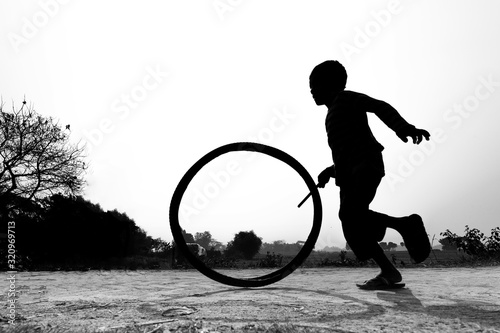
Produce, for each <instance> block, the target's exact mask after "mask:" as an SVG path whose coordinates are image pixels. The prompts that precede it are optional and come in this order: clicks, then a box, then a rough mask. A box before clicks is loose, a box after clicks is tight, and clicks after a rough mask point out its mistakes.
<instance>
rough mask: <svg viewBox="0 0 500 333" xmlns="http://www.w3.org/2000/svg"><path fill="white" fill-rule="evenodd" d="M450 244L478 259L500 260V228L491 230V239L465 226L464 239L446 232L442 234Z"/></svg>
mask: <svg viewBox="0 0 500 333" xmlns="http://www.w3.org/2000/svg"><path fill="white" fill-rule="evenodd" d="M441 236H444V237H445V239H447V241H448V242H450V243H452V244H453V245H454V246H456V248H457V250H459V251H463V252H464V253H466V254H468V255H470V256H472V257H475V258H478V259H495V258H496V259H500V227H496V228H494V229H492V230H491V235H490V237H486V236H485V235H484V234H483V233H482V232H481V231H479V230H478V229H476V228H472V229H470V228H469V226H468V225H466V226H465V235H464V236H463V237H460V236H458V235H457V234H455V233H452V232H451V231H450V230H448V229H447V230H446V231H445V232H442V233H441Z"/></svg>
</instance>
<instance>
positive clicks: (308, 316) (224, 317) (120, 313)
mask: <svg viewBox="0 0 500 333" xmlns="http://www.w3.org/2000/svg"><path fill="white" fill-rule="evenodd" d="M249 272H250V273H251V274H252V275H250V276H261V275H263V274H264V273H265V271H260V270H253V271H246V272H234V271H232V272H231V274H233V275H234V274H238V273H241V274H244V273H246V274H248V273H249ZM377 273H378V272H377V270H376V269H374V268H318V269H301V268H299V269H297V270H296V271H295V272H294V273H293V274H291V275H290V276H288V277H287V278H285V279H283V280H282V281H280V282H278V283H275V284H273V285H270V286H267V287H262V288H256V289H245V288H235V287H230V286H226V285H223V284H220V283H217V282H214V281H212V280H210V279H208V278H207V277H205V276H204V275H202V274H200V273H199V272H198V271H196V270H184V271H171V270H168V271H89V272H22V273H17V281H16V292H17V293H18V302H17V306H18V307H17V308H16V316H17V317H16V324H15V325H18V326H26V327H38V328H39V329H38V330H37V331H38V332H44V331H50V330H51V329H53V328H54V327H55V328H60V329H62V331H64V330H65V329H68V331H71V332H73V331H78V330H80V329H81V330H84V331H86V332H93V331H101V332H105V331H110V330H111V331H113V330H115V331H116V330H119V329H120V328H129V330H128V331H129V332H131V331H133V330H130V327H135V328H136V329H137V331H138V332H163V331H169V330H170V331H188V332H227V331H232V332H265V331H268V332H500V267H484V268H407V269H403V270H402V273H403V276H404V281H403V282H405V283H406V288H404V289H400V290H393V291H363V290H359V289H358V288H357V287H356V286H355V283H356V282H362V281H364V280H366V279H368V278H371V277H373V276H375V275H376V274H377ZM228 274H229V273H228ZM2 280H3V281H6V280H5V279H2ZM1 289H3V290H5V292H3V293H2V295H1V301H2V313H1V314H0V328H1V329H2V330H4V331H7V332H9V331H15V328H14V327H13V326H9V324H8V323H7V322H6V320H7V318H6V314H7V310H8V309H7V304H8V303H7V291H8V286H7V283H6V284H3V282H2V287H1Z"/></svg>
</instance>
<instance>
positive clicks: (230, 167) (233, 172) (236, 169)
mask: <svg viewBox="0 0 500 333" xmlns="http://www.w3.org/2000/svg"><path fill="white" fill-rule="evenodd" d="M272 113H273V116H272V117H271V118H270V119H269V121H268V123H267V126H265V127H263V128H261V129H260V130H259V131H257V132H256V134H255V135H253V136H249V137H248V138H247V141H248V142H256V143H261V144H264V145H270V144H271V142H273V141H274V140H275V138H276V135H277V134H279V133H281V132H283V131H284V130H285V129H286V127H287V126H288V125H290V123H291V122H292V121H293V119H295V117H296V115H295V114H294V113H292V112H290V111H289V110H288V108H287V107H286V106H285V107H283V108H282V109H277V108H275V109H273V110H272ZM243 153H244V154H245V155H244V156H245V162H251V161H253V160H254V159H255V158H256V156H257V154H256V153H255V152H246V151H245V152H243ZM243 170H244V166H243V165H241V163H240V162H239V161H238V160H236V159H231V160H229V161H228V162H227V163H226V164H225V165H224V167H223V168H221V169H219V170H217V171H212V172H209V178H210V181H208V182H206V183H205V184H204V185H203V186H201V187H200V188H194V190H193V197H192V200H191V202H189V203H186V202H183V203H182V204H181V205H180V207H179V214H180V215H181V217H182V219H183V220H184V221H185V222H188V223H189V221H190V218H191V216H193V215H199V214H200V213H201V211H202V210H204V209H206V208H207V207H208V206H209V205H210V202H211V201H212V200H214V199H216V198H217V197H218V196H219V194H220V193H221V191H222V190H223V189H225V188H227V187H228V186H229V184H230V183H231V180H232V179H233V178H234V177H236V176H238V175H240V174H242V172H243Z"/></svg>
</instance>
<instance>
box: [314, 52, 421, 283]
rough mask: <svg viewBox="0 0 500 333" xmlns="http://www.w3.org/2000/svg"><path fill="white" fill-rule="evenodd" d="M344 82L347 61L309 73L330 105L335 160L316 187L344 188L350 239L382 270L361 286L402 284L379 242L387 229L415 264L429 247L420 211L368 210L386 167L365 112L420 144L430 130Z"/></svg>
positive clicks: (342, 214) (318, 95)
mask: <svg viewBox="0 0 500 333" xmlns="http://www.w3.org/2000/svg"><path fill="white" fill-rule="evenodd" d="M346 81H347V73H346V70H345V68H344V66H342V64H340V63H339V62H338V61H334V60H328V61H325V62H323V63H321V64H319V65H317V66H316V67H315V68H314V69H313V71H312V72H311V75H310V77H309V85H310V88H311V94H312V97H313V99H314V101H315V102H316V104H317V105H325V106H326V107H327V108H328V113H327V116H326V121H325V125H326V132H327V135H328V144H329V146H330V148H331V151H332V157H333V163H334V164H333V165H332V166H330V167H328V168H326V169H325V170H324V171H323V172H321V173H320V174H319V176H318V187H320V188H323V187H324V186H325V185H326V183H328V181H329V179H330V178H335V183H336V185H337V186H339V187H340V210H339V218H340V220H341V222H342V230H343V233H344V236H345V238H346V240H347V243H348V244H349V246H350V247H351V249H352V250H353V252H354V254H355V255H356V257H357V258H358V259H359V260H368V259H373V260H374V261H375V262H376V263H377V264H378V266H379V267H380V269H381V272H380V274H379V275H377V276H376V277H375V278H373V279H370V280H368V281H365V282H364V283H363V284H358V287H360V288H362V289H388V288H400V287H402V286H404V284H401V283H399V282H401V280H402V276H401V274H400V272H399V271H398V270H397V269H396V267H395V266H394V265H393V264H392V263H391V261H390V260H389V259H388V258H387V257H386V255H385V253H384V250H383V249H382V248H381V247H380V246H379V244H378V242H380V241H382V239H383V238H384V236H385V231H386V229H387V228H392V229H395V230H396V231H398V232H399V233H400V234H401V236H402V237H403V239H404V241H405V246H406V248H407V250H408V252H409V254H410V256H411V257H412V259H413V260H414V261H415V262H416V263H419V262H422V261H424V260H425V259H426V258H427V257H428V256H429V253H430V249H431V246H430V243H429V238H428V236H427V232H426V231H425V227H424V224H423V222H422V219H421V218H420V216H418V215H416V214H413V215H410V216H406V217H400V218H396V217H391V216H388V215H385V214H382V213H378V212H374V211H372V210H370V209H369V205H370V203H371V202H372V200H373V198H374V197H375V193H376V191H377V187H378V185H379V184H380V181H381V179H382V177H383V176H384V175H385V172H384V162H383V160H382V150H383V149H384V147H383V146H382V145H381V144H380V143H379V142H378V141H377V140H376V139H375V137H374V136H373V134H372V132H371V130H370V127H369V125H368V118H367V114H366V113H367V112H372V113H374V114H375V115H377V116H378V117H379V118H380V119H381V120H382V121H383V122H384V123H385V124H386V125H387V126H388V127H389V128H391V129H392V130H393V131H394V132H396V135H397V136H398V137H399V138H400V139H401V140H403V141H404V142H408V139H407V138H408V137H410V138H411V139H412V140H413V143H415V144H419V143H420V142H422V139H423V137H425V139H426V140H429V137H430V134H429V132H427V131H426V130H423V129H418V128H415V126H413V125H410V124H409V123H408V122H406V120H404V119H403V118H402V117H401V115H400V114H399V113H398V112H397V111H396V110H395V109H394V108H393V107H392V106H390V105H389V104H387V103H386V102H383V101H380V100H376V99H374V98H371V97H369V96H367V95H364V94H361V93H357V92H353V91H348V90H345V85H346Z"/></svg>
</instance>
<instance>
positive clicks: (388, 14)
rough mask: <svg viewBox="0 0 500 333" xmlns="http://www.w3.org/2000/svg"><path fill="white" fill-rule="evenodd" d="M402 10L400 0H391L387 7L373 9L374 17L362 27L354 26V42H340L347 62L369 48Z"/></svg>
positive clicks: (372, 14) (371, 14) (372, 15)
mask: <svg viewBox="0 0 500 333" xmlns="http://www.w3.org/2000/svg"><path fill="white" fill-rule="evenodd" d="M402 10H403V8H402V6H401V3H400V1H399V0H390V1H389V2H388V3H387V7H386V8H385V9H380V10H378V11H375V10H372V11H371V12H370V16H371V18H372V19H371V20H370V21H368V22H366V23H365V25H364V26H363V27H362V28H361V27H359V26H356V27H354V37H353V38H352V42H351V43H347V42H341V43H340V50H341V51H342V54H343V55H344V57H345V59H346V60H347V62H348V63H349V62H351V61H352V57H353V56H354V55H355V54H360V53H361V51H362V50H363V49H365V48H367V47H368V46H369V45H370V44H371V43H372V41H373V40H374V39H375V38H377V37H378V36H379V35H380V34H381V33H382V31H383V29H385V28H387V27H388V26H389V25H390V24H391V22H392V20H393V17H394V16H396V15H398V14H400V13H401V11H402Z"/></svg>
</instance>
